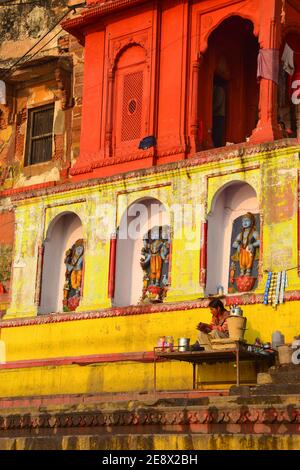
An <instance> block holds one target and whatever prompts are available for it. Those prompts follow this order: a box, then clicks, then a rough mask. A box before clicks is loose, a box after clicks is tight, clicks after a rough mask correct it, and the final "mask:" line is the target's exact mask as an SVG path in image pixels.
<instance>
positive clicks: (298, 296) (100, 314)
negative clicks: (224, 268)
mask: <svg viewBox="0 0 300 470" xmlns="http://www.w3.org/2000/svg"><path fill="white" fill-rule="evenodd" d="M222 300H223V302H224V303H225V305H226V306H231V305H236V304H238V305H255V304H262V303H263V294H255V293H249V294H236V295H230V296H228V297H223V298H222ZM299 300H300V291H290V292H286V294H285V301H288V302H290V301H299ZM210 301H211V298H210V299H199V300H194V301H188V302H177V303H162V304H147V305H136V306H130V307H119V308H107V309H102V310H97V311H92V312H78V313H77V312H74V313H55V314H49V315H47V314H45V315H39V316H37V317H30V318H13V319H7V320H5V319H2V321H0V328H13V327H20V326H30V325H44V324H46V323H61V322H68V321H79V320H94V319H97V318H111V317H123V316H124V317H125V316H131V315H145V314H154V313H168V312H178V311H185V310H195V309H200V308H207V307H208V304H209V302H210ZM267 308H271V307H270V306H266V309H267Z"/></svg>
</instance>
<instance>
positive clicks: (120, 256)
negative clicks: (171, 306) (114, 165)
mask: <svg viewBox="0 0 300 470" xmlns="http://www.w3.org/2000/svg"><path fill="white" fill-rule="evenodd" d="M168 225H169V215H168V213H167V211H166V208H165V206H164V205H163V204H162V203H161V202H160V201H159V200H157V199H154V198H147V199H140V200H138V201H136V202H134V203H133V204H131V206H129V207H128V208H127V210H126V211H125V213H124V214H123V215H122V218H121V221H120V224H119V227H118V236H117V251H116V274H115V286H116V287H115V294H114V299H113V304H114V306H118V307H124V306H128V305H136V304H137V303H138V302H139V301H140V299H141V297H142V293H143V277H144V272H143V269H142V267H141V264H140V262H141V258H142V249H143V238H144V237H145V235H147V233H148V232H149V230H151V229H152V228H153V227H163V226H168Z"/></svg>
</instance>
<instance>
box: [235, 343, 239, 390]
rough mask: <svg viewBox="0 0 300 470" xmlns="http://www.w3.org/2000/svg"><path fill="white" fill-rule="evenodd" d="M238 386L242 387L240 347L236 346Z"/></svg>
mask: <svg viewBox="0 0 300 470" xmlns="http://www.w3.org/2000/svg"><path fill="white" fill-rule="evenodd" d="M235 356H236V386H237V387H239V386H240V345H239V343H237V344H236V353H235Z"/></svg>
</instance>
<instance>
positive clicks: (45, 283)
mask: <svg viewBox="0 0 300 470" xmlns="http://www.w3.org/2000/svg"><path fill="white" fill-rule="evenodd" d="M82 240H83V230H82V223H81V220H80V218H79V217H78V216H77V215H76V214H75V213H73V212H64V213H63V214H59V215H58V216H57V217H56V218H55V219H54V220H53V221H52V222H51V224H50V226H49V228H48V231H47V237H46V239H45V241H44V263H43V272H42V285H41V302H40V308H39V313H41V314H44V313H52V312H61V311H63V310H67V311H69V310H73V308H72V307H71V306H70V308H64V306H63V300H64V288H65V283H66V270H67V264H66V262H67V261H68V260H67V259H66V258H67V256H69V257H71V255H72V253H71V250H73V256H76V254H75V250H76V249H77V247H78V246H80V245H82V243H83V241H82ZM77 251H78V256H77V258H78V260H77V265H78V270H77V273H75V271H74V276H75V277H76V278H77V279H76V280H75V282H76V286H74V287H77V289H78V290H79V289H80V288H81V287H82V285H81V284H82V277H81V275H82V258H81V259H79V257H80V253H79V249H77ZM67 252H68V255H67ZM74 260H75V258H74V257H73V262H72V261H71V258H70V259H69V265H70V268H69V272H70V275H71V274H72V272H71V271H72V265H73V266H76V264H75V261H74ZM79 268H81V273H80V269H79ZM65 294H66V292H65Z"/></svg>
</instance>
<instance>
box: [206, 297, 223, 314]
mask: <svg viewBox="0 0 300 470" xmlns="http://www.w3.org/2000/svg"><path fill="white" fill-rule="evenodd" d="M208 306H209V308H218V307H220V309H221V310H222V312H224V311H225V310H226V308H225V307H224V304H223V302H221V300H220V299H213V300H211V301H210V302H209V304H208Z"/></svg>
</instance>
